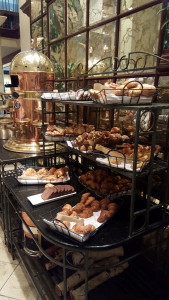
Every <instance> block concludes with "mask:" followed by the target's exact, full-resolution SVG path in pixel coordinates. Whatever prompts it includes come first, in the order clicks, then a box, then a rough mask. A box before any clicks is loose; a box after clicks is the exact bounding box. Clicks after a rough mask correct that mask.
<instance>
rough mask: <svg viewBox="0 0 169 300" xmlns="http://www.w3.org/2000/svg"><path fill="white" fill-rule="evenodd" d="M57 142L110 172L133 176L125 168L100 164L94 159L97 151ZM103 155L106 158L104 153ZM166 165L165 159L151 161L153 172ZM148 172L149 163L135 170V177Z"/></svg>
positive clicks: (70, 151)
mask: <svg viewBox="0 0 169 300" xmlns="http://www.w3.org/2000/svg"><path fill="white" fill-rule="evenodd" d="M57 143H59V144H60V145H61V146H63V147H65V148H66V149H67V151H68V152H69V153H72V154H73V153H76V154H77V155H80V156H82V157H84V158H86V159H88V160H90V161H92V162H93V163H95V164H96V165H97V166H98V167H99V166H100V167H102V168H108V169H110V170H111V171H112V172H114V173H118V174H121V175H123V176H125V177H127V178H129V179H132V178H133V173H132V171H128V170H125V168H124V169H122V168H118V167H113V166H110V165H105V164H102V163H100V162H98V161H97V160H96V159H97V158H98V157H99V152H97V153H95V152H93V153H92V152H89V153H85V152H82V151H80V150H78V149H75V148H72V147H69V146H68V145H67V144H66V143H65V142H57ZM100 156H101V157H103V156H102V154H101V153H100ZM104 157H105V158H106V155H105V156H104ZM167 167H168V164H167V162H166V161H164V160H162V159H158V158H156V159H155V160H154V162H153V173H157V172H161V171H165V170H166V169H167ZM148 174H149V164H148V165H147V166H145V167H144V168H143V170H142V171H141V172H137V173H136V177H137V178H138V177H145V176H147V175H148Z"/></svg>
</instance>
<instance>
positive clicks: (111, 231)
mask: <svg viewBox="0 0 169 300" xmlns="http://www.w3.org/2000/svg"><path fill="white" fill-rule="evenodd" d="M4 184H5V186H6V188H7V189H8V190H9V191H10V192H11V193H12V195H13V196H14V198H15V199H16V200H17V203H18V204H19V206H20V207H21V209H23V211H25V212H26V213H27V214H28V216H29V217H30V218H31V219H32V221H33V223H34V224H35V226H36V227H37V228H38V230H39V231H40V232H41V234H42V235H43V236H44V237H45V238H46V239H47V240H49V241H50V242H51V243H53V244H56V245H59V246H62V247H66V248H68V249H78V250H80V249H81V250H104V249H110V248H114V247H117V246H120V245H122V244H124V243H126V242H128V241H130V240H131V239H133V238H134V237H129V236H128V233H129V206H130V205H129V204H130V197H129V196H125V197H124V203H123V205H122V207H121V209H120V210H119V212H118V213H117V214H116V215H115V216H114V217H113V218H112V219H110V220H109V221H108V222H107V223H106V224H104V226H102V227H101V228H100V229H99V230H98V231H97V232H96V234H95V235H93V236H92V237H91V238H90V239H89V240H88V241H86V242H85V243H84V244H81V243H80V242H76V241H75V240H71V239H70V238H67V237H66V236H63V235H62V234H60V233H58V232H56V231H53V230H51V229H50V227H48V225H46V224H45V223H44V222H43V220H42V216H44V215H45V214H46V213H49V212H50V211H53V210H55V209H56V210H57V208H58V207H60V206H61V205H64V204H65V203H69V202H70V201H72V200H75V201H76V200H77V202H78V201H79V200H80V196H79V192H80V189H81V187H80V186H79V187H78V185H77V182H75V181H73V180H72V182H71V184H72V185H74V186H76V190H77V195H76V196H72V197H69V198H65V199H62V200H57V201H53V202H50V203H45V204H42V205H39V206H36V207H35V206H33V205H32V204H31V203H30V202H29V200H28V199H27V197H28V196H32V195H36V194H39V193H41V192H42V191H43V190H44V185H21V184H20V183H19V182H18V181H17V179H16V178H14V177H7V178H4ZM139 200H140V199H139ZM138 203H139V205H140V204H141V208H142V204H143V201H139V202H138ZM141 208H140V209H141ZM152 213H153V215H152V218H150V219H152V224H153V226H152V227H151V229H150V228H149V229H146V230H144V231H143V230H142V231H141V230H140V231H138V232H137V234H136V235H135V237H137V236H139V235H142V234H144V233H146V232H150V231H152V230H154V229H156V228H158V227H160V226H164V225H166V224H168V223H169V216H168V217H167V218H166V219H165V222H164V221H162V216H161V211H160V210H159V209H158V210H156V209H155V210H153V211H152ZM159 221H160V223H159Z"/></svg>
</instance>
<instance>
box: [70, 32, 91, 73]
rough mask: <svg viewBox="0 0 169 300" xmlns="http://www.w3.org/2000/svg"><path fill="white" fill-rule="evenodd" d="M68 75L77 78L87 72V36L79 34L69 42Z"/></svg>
mask: <svg viewBox="0 0 169 300" xmlns="http://www.w3.org/2000/svg"><path fill="white" fill-rule="evenodd" d="M67 53H68V54H67V63H68V65H67V75H68V77H76V76H77V75H78V74H80V73H84V72H85V53H86V34H85V33H82V34H78V35H77V36H75V37H72V38H70V39H68V41H67Z"/></svg>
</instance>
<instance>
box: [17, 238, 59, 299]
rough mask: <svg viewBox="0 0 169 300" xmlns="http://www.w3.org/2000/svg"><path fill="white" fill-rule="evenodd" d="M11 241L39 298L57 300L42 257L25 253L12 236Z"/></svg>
mask: <svg viewBox="0 0 169 300" xmlns="http://www.w3.org/2000/svg"><path fill="white" fill-rule="evenodd" d="M13 243H14V247H15V249H16V251H17V253H18V255H19V257H20V259H21V260H22V262H23V264H24V267H25V268H26V270H27V272H28V274H29V276H30V278H31V280H32V282H33V285H34V287H35V289H36V290H37V292H38V294H39V296H40V297H41V299H43V300H53V299H56V300H57V299H58V300H59V299H60V297H58V296H57V295H56V293H55V288H54V282H53V281H52V280H50V274H49V272H47V271H46V269H45V268H44V267H43V261H42V259H41V258H40V257H39V258H37V257H36V258H35V257H31V256H29V255H27V254H26V253H25V252H24V250H23V248H22V245H20V244H19V243H18V241H17V239H15V238H14V239H13ZM44 283H45V284H44Z"/></svg>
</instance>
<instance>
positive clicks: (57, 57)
mask: <svg viewBox="0 0 169 300" xmlns="http://www.w3.org/2000/svg"><path fill="white" fill-rule="evenodd" d="M64 46H65V43H64V42H60V43H56V44H54V45H52V46H51V47H50V59H51V61H52V62H53V64H54V71H55V76H56V79H57V78H63V77H64V76H65V47H64Z"/></svg>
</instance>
